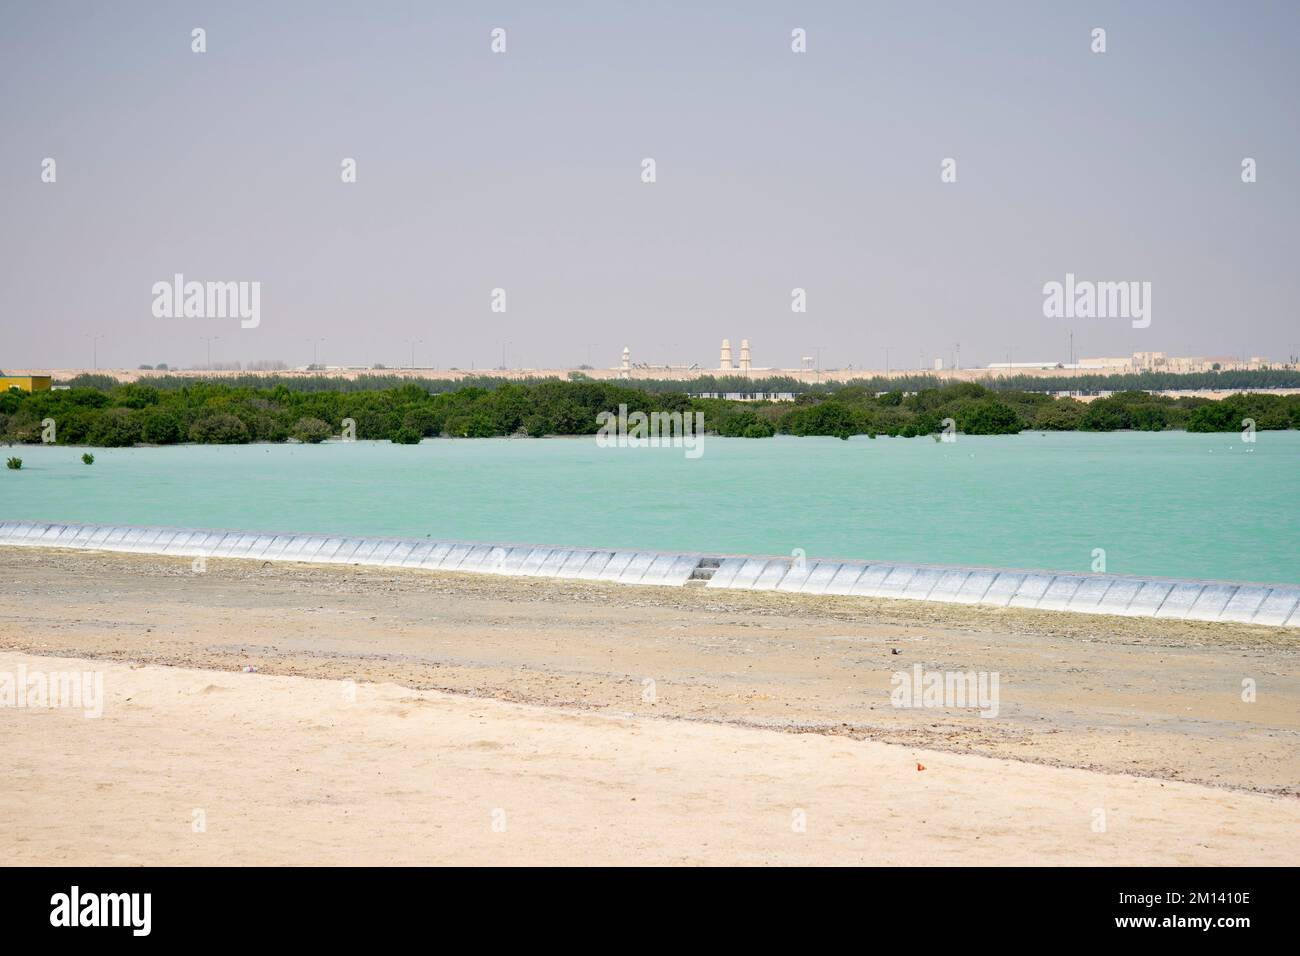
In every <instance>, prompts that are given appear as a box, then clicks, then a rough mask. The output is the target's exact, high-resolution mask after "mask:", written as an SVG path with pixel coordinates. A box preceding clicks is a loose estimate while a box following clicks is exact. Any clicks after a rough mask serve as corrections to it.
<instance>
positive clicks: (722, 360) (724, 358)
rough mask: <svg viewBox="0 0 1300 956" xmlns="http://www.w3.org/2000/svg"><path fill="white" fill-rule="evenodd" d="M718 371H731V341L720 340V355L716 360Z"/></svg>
mask: <svg viewBox="0 0 1300 956" xmlns="http://www.w3.org/2000/svg"><path fill="white" fill-rule="evenodd" d="M718 371H720V372H730V371H731V339H723V340H722V355H721V356H720V357H719V359H718Z"/></svg>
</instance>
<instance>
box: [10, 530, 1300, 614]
mask: <svg viewBox="0 0 1300 956" xmlns="http://www.w3.org/2000/svg"><path fill="white" fill-rule="evenodd" d="M6 546H7V547H36V548H72V549H80V550H90V551H125V552H132V553H138V554H161V555H171V556H176V557H186V558H194V557H205V558H209V557H210V558H234V559H239V558H244V559H250V560H263V561H303V562H310V563H315V564H364V565H373V566H378V567H402V568H421V569H424V570H436V571H463V572H468V573H476V574H504V575H517V576H521V577H543V578H567V579H573V580H579V581H613V582H618V583H620V584H639V585H654V586H659V587H682V586H684V585H686V583H687V582H688V581H692V580H695V581H696V582H697V583H698V582H699V581H704V582H706V583H705V587H709V588H717V589H733V590H746V591H784V592H789V593H796V594H828V595H829V594H836V595H850V596H856V597H873V598H894V599H900V600H912V601H938V602H940V603H948V604H982V605H987V606H991V607H1024V608H1034V609H1037V610H1045V611H1068V612H1073V613H1079V614H1114V615H1121V616H1125V617H1154V618H1167V619H1173V620H1189V621H1230V622H1233V623H1238V624H1262V625H1266V626H1269V627H1300V585H1293V584H1245V583H1233V582H1231V581H1178V580H1172V579H1168V578H1144V577H1133V576H1119V575H1108V574H1078V573H1072V574H1067V573H1056V572H1052V571H1011V570H1001V569H998V568H949V567H934V566H924V565H914V564H889V563H881V562H865V561H834V560H814V559H799V560H795V559H792V558H774V557H746V556H742V555H725V556H723V555H702V554H673V553H664V552H658V551H612V550H592V549H588V548H547V547H538V546H533V545H492V544H473V543H469V542H463V541H430V540H427V539H419V538H387V537H346V536H341V535H325V534H294V533H286V534H275V533H270V532H263V531H207V530H202V529H181V528H160V527H147V528H140V527H127V526H111V525H86V524H57V523H46V522H39V521H0V547H6Z"/></svg>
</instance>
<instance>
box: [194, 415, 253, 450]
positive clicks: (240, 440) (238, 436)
mask: <svg viewBox="0 0 1300 956" xmlns="http://www.w3.org/2000/svg"><path fill="white" fill-rule="evenodd" d="M248 439H249V435H248V426H247V425H245V424H244V423H243V422H242V421H240V420H239V419H238V418H237V417H236V416H234V415H228V414H226V413H224V412H218V413H217V414H215V415H209V416H208V417H207V418H200V419H199V420H198V421H197V422H195V423H194V424H193V425H191V426H190V441H194V442H199V443H200V444H204V445H244V444H247V443H248Z"/></svg>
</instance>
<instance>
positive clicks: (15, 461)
mask: <svg viewBox="0 0 1300 956" xmlns="http://www.w3.org/2000/svg"><path fill="white" fill-rule="evenodd" d="M22 466H23V460H22V459H21V458H10V459H9V460H8V461H6V462H5V467H6V468H8V469H9V470H10V471H17V470H18V469H19V468H21V467H22Z"/></svg>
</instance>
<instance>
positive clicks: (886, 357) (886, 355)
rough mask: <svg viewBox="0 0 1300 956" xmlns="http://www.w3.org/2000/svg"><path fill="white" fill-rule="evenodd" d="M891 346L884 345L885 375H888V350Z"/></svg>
mask: <svg viewBox="0 0 1300 956" xmlns="http://www.w3.org/2000/svg"><path fill="white" fill-rule="evenodd" d="M892 348H893V346H892V345H886V346H885V375H889V350H890V349H892Z"/></svg>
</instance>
